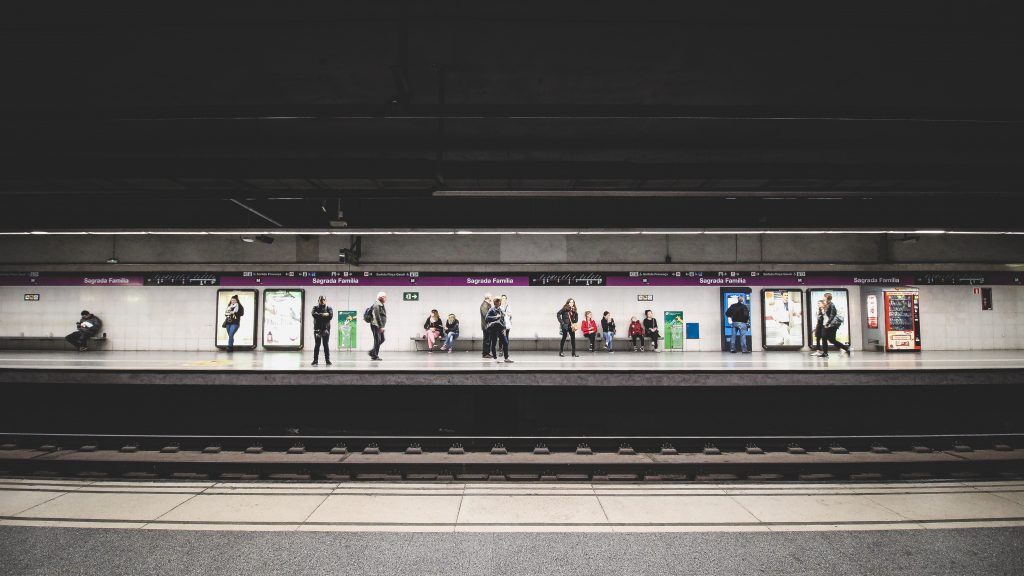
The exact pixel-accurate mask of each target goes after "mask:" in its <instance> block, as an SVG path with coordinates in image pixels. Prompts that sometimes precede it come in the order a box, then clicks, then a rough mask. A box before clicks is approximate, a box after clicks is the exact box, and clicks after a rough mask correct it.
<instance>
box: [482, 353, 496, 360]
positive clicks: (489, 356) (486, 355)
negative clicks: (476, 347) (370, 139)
mask: <svg viewBox="0 0 1024 576" xmlns="http://www.w3.org/2000/svg"><path fill="white" fill-rule="evenodd" d="M484 358H491V359H493V358H494V356H491V355H490V354H484Z"/></svg>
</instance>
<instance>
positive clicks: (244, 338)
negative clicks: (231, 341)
mask: <svg viewBox="0 0 1024 576" xmlns="http://www.w3.org/2000/svg"><path fill="white" fill-rule="evenodd" d="M233 296H237V297H238V302H239V304H241V305H242V310H243V311H244V313H243V314H242V316H241V317H240V318H239V319H238V320H239V323H238V330H237V331H236V332H235V345H234V347H235V348H240V349H242V350H253V349H255V348H256V326H257V324H256V319H257V317H258V316H259V309H258V308H257V305H258V304H259V299H260V295H259V290H244V289H230V290H217V317H216V318H217V323H216V326H217V338H216V343H217V348H220V349H222V350H224V349H227V347H228V330H227V328H226V327H225V325H224V318H225V316H224V312H225V311H226V310H227V308H228V304H229V303H230V302H231V298H232V297H233Z"/></svg>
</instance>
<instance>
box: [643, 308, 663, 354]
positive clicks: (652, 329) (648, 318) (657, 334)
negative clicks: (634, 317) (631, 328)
mask: <svg viewBox="0 0 1024 576" xmlns="http://www.w3.org/2000/svg"><path fill="white" fill-rule="evenodd" d="M644 335H645V336H647V337H648V338H650V339H651V346H652V348H651V351H652V352H661V350H658V339H659V338H661V331H660V330H659V329H658V319H657V318H655V317H654V312H652V311H650V310H645V311H644Z"/></svg>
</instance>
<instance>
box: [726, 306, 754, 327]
mask: <svg viewBox="0 0 1024 576" xmlns="http://www.w3.org/2000/svg"><path fill="white" fill-rule="evenodd" d="M725 315H726V317H728V318H729V319H730V320H732V321H733V322H743V323H746V322H750V308H747V305H746V304H744V303H743V302H733V303H732V306H729V309H728V310H726V311H725Z"/></svg>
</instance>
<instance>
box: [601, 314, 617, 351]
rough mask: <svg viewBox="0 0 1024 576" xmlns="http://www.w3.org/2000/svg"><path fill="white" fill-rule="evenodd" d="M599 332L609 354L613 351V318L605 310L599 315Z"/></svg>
mask: <svg viewBox="0 0 1024 576" xmlns="http://www.w3.org/2000/svg"><path fill="white" fill-rule="evenodd" d="M601 334H602V335H603V336H604V347H605V349H606V350H608V353H609V354H612V353H614V352H615V318H612V313H611V312H609V311H607V310H605V311H604V314H602V315H601Z"/></svg>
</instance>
